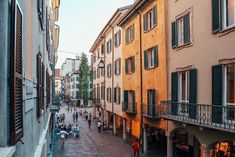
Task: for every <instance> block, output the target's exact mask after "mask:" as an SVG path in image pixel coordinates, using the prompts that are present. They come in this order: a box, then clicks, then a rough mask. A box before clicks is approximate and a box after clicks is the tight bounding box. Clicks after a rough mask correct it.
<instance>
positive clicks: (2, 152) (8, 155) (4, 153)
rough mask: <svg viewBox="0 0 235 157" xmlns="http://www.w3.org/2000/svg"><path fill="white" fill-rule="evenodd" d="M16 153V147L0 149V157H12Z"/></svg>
mask: <svg viewBox="0 0 235 157" xmlns="http://www.w3.org/2000/svg"><path fill="white" fill-rule="evenodd" d="M15 151H16V147H15V146H13V147H0V156H1V157H12V156H13V154H14V153H15Z"/></svg>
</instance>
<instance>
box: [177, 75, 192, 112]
mask: <svg viewBox="0 0 235 157" xmlns="http://www.w3.org/2000/svg"><path fill="white" fill-rule="evenodd" d="M179 78H180V79H179V87H180V88H179V97H180V102H181V105H180V107H181V108H180V112H181V113H188V105H187V103H189V86H190V85H189V71H183V72H180V73H179Z"/></svg>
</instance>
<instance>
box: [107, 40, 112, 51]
mask: <svg viewBox="0 0 235 157" xmlns="http://www.w3.org/2000/svg"><path fill="white" fill-rule="evenodd" d="M106 44H107V53H110V52H111V51H112V39H109V40H108V42H107V43H106Z"/></svg>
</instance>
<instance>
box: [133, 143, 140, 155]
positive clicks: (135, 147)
mask: <svg viewBox="0 0 235 157" xmlns="http://www.w3.org/2000/svg"><path fill="white" fill-rule="evenodd" d="M133 151H134V157H136V156H137V157H139V152H140V143H139V140H136V141H135V142H134V143H133Z"/></svg>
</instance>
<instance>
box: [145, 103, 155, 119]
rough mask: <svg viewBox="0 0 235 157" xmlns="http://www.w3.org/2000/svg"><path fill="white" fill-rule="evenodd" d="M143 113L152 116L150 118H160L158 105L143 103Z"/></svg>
mask: <svg viewBox="0 0 235 157" xmlns="http://www.w3.org/2000/svg"><path fill="white" fill-rule="evenodd" d="M142 109H143V110H142V115H143V116H144V117H147V118H150V119H158V118H159V112H158V105H157V104H155V105H149V104H143V105H142Z"/></svg>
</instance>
